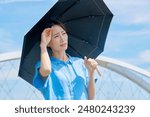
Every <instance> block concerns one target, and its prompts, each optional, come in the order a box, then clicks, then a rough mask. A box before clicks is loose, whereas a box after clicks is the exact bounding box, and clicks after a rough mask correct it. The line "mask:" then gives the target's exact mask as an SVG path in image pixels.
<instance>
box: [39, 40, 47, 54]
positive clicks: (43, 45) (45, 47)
mask: <svg viewBox="0 0 150 117" xmlns="http://www.w3.org/2000/svg"><path fill="white" fill-rule="evenodd" d="M40 48H41V52H46V51H47V45H46V44H45V43H43V42H41V44H40Z"/></svg>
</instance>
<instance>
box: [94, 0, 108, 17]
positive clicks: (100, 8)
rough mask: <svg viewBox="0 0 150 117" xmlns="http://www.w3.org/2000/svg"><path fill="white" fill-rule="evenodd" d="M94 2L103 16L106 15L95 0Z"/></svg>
mask: <svg viewBox="0 0 150 117" xmlns="http://www.w3.org/2000/svg"><path fill="white" fill-rule="evenodd" d="M93 2H94V3H95V5H96V6H97V8H98V9H99V10H100V11H101V12H102V13H103V15H106V14H105V13H104V12H103V10H102V9H101V8H100V7H99V5H98V4H97V2H96V1H95V0H93Z"/></svg>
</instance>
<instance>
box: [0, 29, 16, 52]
mask: <svg viewBox="0 0 150 117" xmlns="http://www.w3.org/2000/svg"><path fill="white" fill-rule="evenodd" d="M12 38H13V37H12V35H11V34H10V33H9V32H8V31H6V30H4V29H0V53H1V52H8V51H14V50H15V49H17V42H15V40H14V39H12Z"/></svg>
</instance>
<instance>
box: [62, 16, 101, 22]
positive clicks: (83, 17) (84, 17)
mask: <svg viewBox="0 0 150 117" xmlns="http://www.w3.org/2000/svg"><path fill="white" fill-rule="evenodd" d="M99 16H103V15H88V16H82V17H77V18H72V19H69V20H65V21H64V24H65V23H68V22H70V21H74V20H79V19H86V18H87V17H89V18H94V17H99Z"/></svg>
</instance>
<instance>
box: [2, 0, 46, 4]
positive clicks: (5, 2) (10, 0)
mask: <svg viewBox="0 0 150 117" xmlns="http://www.w3.org/2000/svg"><path fill="white" fill-rule="evenodd" d="M40 1H45V0H0V4H7V3H12V2H40Z"/></svg>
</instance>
